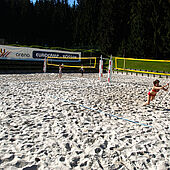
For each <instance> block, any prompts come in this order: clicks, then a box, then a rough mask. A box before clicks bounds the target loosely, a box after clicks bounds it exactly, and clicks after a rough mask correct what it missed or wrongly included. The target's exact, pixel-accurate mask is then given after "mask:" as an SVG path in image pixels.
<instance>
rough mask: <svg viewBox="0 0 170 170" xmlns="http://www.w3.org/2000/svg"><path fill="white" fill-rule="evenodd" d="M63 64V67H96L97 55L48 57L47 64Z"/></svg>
mask: <svg viewBox="0 0 170 170" xmlns="http://www.w3.org/2000/svg"><path fill="white" fill-rule="evenodd" d="M60 64H62V66H63V67H72V68H81V67H82V65H83V68H96V57H83V58H81V57H80V58H71V57H70V58H66V57H47V65H49V66H56V67H58V66H59V65H60Z"/></svg>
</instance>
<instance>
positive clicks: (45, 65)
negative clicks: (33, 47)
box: [43, 57, 47, 73]
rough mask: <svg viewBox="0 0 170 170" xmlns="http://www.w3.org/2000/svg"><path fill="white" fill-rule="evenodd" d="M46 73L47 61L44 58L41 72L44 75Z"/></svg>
mask: <svg viewBox="0 0 170 170" xmlns="http://www.w3.org/2000/svg"><path fill="white" fill-rule="evenodd" d="M46 71H47V60H46V57H45V58H44V65H43V72H44V73H46Z"/></svg>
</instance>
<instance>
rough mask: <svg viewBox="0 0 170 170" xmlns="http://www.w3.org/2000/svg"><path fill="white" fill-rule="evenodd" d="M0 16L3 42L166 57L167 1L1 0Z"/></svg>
mask: <svg viewBox="0 0 170 170" xmlns="http://www.w3.org/2000/svg"><path fill="white" fill-rule="evenodd" d="M0 16H1V26H0V38H5V39H6V40H7V41H8V43H16V42H17V43H19V44H28V45H31V44H37V45H43V46H61V47H66V48H87V49H93V48H95V49H100V50H101V51H102V52H103V53H105V54H112V55H119V56H122V55H125V56H126V57H138V58H156V59H163V58H166V59H168V58H170V19H169V18H170V1H169V0H77V4H76V5H75V4H74V5H73V6H70V5H69V4H68V0H37V1H36V3H35V4H33V3H31V2H30V0H15V1H14V0H1V1H0Z"/></svg>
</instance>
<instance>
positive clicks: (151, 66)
mask: <svg viewBox="0 0 170 170" xmlns="http://www.w3.org/2000/svg"><path fill="white" fill-rule="evenodd" d="M115 69H116V70H121V71H130V72H138V73H146V74H158V75H168V76H170V60H151V59H134V58H123V57H115Z"/></svg>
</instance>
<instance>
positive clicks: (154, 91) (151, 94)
mask: <svg viewBox="0 0 170 170" xmlns="http://www.w3.org/2000/svg"><path fill="white" fill-rule="evenodd" d="M153 85H154V86H153V87H152V90H151V91H150V92H149V93H148V98H147V102H146V103H144V104H143V106H146V105H149V104H150V101H152V100H154V99H155V96H156V94H157V93H158V92H159V90H164V91H168V88H169V83H167V84H166V85H164V86H160V85H159V80H155V81H154V82H153ZM165 87H167V88H165Z"/></svg>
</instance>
